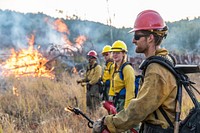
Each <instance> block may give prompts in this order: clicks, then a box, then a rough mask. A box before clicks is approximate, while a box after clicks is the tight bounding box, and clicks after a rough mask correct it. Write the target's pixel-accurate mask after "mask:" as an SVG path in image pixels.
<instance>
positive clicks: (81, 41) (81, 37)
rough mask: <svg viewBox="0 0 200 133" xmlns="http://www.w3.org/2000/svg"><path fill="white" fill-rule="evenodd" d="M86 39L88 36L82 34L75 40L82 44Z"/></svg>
mask: <svg viewBox="0 0 200 133" xmlns="http://www.w3.org/2000/svg"><path fill="white" fill-rule="evenodd" d="M85 41H86V37H85V36H83V35H82V36H79V37H77V38H76V41H75V42H76V44H78V45H82V44H83V43H84V42H85Z"/></svg>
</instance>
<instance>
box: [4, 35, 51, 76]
mask: <svg viewBox="0 0 200 133" xmlns="http://www.w3.org/2000/svg"><path fill="white" fill-rule="evenodd" d="M33 43H34V35H31V38H30V39H29V44H30V46H29V48H28V49H22V50H21V51H19V52H16V51H14V49H12V50H11V53H12V54H11V56H10V58H9V59H8V60H6V62H5V64H4V65H3V68H4V69H3V72H2V74H3V75H4V76H9V75H12V74H14V75H15V77H20V76H33V77H48V78H54V75H53V74H52V73H51V72H52V71H53V68H52V69H51V70H47V69H46V66H45V64H46V63H47V62H48V60H47V59H46V58H44V57H43V56H42V54H41V53H39V52H38V51H37V50H34V48H33Z"/></svg>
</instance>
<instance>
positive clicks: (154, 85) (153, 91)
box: [105, 49, 177, 133]
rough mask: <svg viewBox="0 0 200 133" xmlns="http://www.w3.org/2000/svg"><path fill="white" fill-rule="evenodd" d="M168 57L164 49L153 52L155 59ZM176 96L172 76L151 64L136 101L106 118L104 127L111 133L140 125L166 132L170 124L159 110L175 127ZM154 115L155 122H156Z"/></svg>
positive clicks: (158, 66)
mask: <svg viewBox="0 0 200 133" xmlns="http://www.w3.org/2000/svg"><path fill="white" fill-rule="evenodd" d="M167 54H168V52H167V50H165V49H160V50H158V51H156V55H162V56H166V57H169V56H167ZM176 95H177V84H176V79H175V77H174V76H173V74H172V73H171V72H170V71H169V70H167V68H165V67H163V66H162V65H160V64H158V63H151V64H150V65H149V66H148V67H147V69H146V72H145V76H144V81H143V83H142V84H141V88H140V90H139V93H138V95H137V98H136V99H132V100H131V102H130V104H129V105H128V108H126V109H124V110H122V111H120V112H119V113H118V114H116V115H108V116H106V117H105V123H106V125H107V127H108V129H109V131H110V132H111V133H118V132H122V131H126V130H127V129H130V128H132V127H133V126H134V125H138V124H139V123H140V122H148V123H150V124H154V125H160V126H162V128H167V127H168V126H169V124H168V122H167V121H166V119H165V118H164V117H163V115H162V114H161V112H160V111H159V109H158V108H159V107H160V106H161V107H162V109H163V110H164V111H165V112H166V114H167V116H168V117H169V118H170V120H171V121H172V122H173V123H174V121H175V99H176ZM154 112H156V114H157V117H158V119H156V118H155V115H154Z"/></svg>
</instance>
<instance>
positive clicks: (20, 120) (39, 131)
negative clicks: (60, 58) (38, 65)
mask: <svg viewBox="0 0 200 133" xmlns="http://www.w3.org/2000/svg"><path fill="white" fill-rule="evenodd" d="M199 77H200V75H197V74H195V75H190V78H191V79H192V81H195V82H196V83H197V84H196V85H195V86H196V87H197V88H198V86H199V84H200V83H199V82H198V80H199ZM78 78H79V77H78V76H76V75H72V76H69V75H68V74H62V75H61V76H60V77H59V81H56V80H51V79H47V78H20V79H16V78H12V77H9V78H3V79H1V82H0V101H1V102H0V132H6V133H22V132H23V133H77V132H82V133H91V132H92V130H91V129H90V128H88V127H87V120H86V119H84V118H83V117H81V116H79V115H78V116H77V115H75V114H73V113H70V112H66V111H65V110H64V108H65V107H66V106H73V107H78V108H80V109H81V110H82V111H83V112H84V113H85V114H86V115H87V116H88V117H90V118H92V119H93V120H96V119H97V118H100V117H102V116H103V115H105V114H107V112H106V111H105V109H103V108H102V107H101V108H99V110H97V111H96V112H95V113H91V112H88V111H86V109H85V92H84V89H83V88H82V87H81V86H79V85H77V84H76V79H78ZM13 87H15V88H17V90H16V91H15V94H13ZM17 94H18V96H17ZM183 96H184V98H183V106H182V111H183V112H182V118H184V117H185V115H186V114H187V113H188V112H189V109H190V108H191V107H192V106H193V104H192V103H191V101H190V100H188V99H189V98H188V97H187V96H186V95H185V92H184V94H183ZM199 98H200V97H198V99H199Z"/></svg>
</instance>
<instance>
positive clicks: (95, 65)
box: [86, 63, 98, 71]
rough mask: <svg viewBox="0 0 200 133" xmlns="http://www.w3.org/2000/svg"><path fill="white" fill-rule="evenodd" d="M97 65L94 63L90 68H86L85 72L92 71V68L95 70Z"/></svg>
mask: <svg viewBox="0 0 200 133" xmlns="http://www.w3.org/2000/svg"><path fill="white" fill-rule="evenodd" d="M97 65H98V63H95V64H94V65H93V66H92V67H87V70H86V71H89V70H92V69H93V68H95V67H96V66H97Z"/></svg>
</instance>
